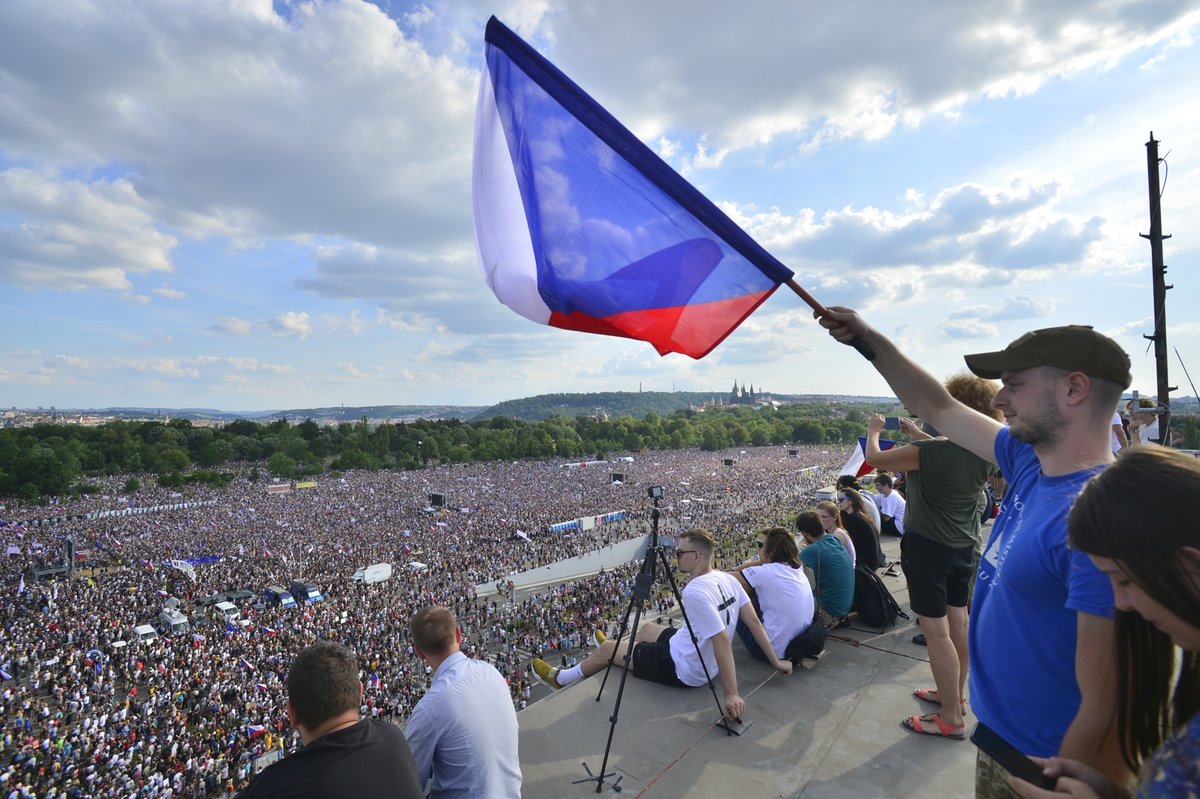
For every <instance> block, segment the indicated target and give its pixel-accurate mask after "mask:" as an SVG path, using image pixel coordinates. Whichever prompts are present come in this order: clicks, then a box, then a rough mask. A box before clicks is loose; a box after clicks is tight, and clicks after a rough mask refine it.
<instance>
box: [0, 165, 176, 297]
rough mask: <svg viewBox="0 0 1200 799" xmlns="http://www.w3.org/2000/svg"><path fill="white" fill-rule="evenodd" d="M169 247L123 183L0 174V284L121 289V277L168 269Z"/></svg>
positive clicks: (126, 284)
mask: <svg viewBox="0 0 1200 799" xmlns="http://www.w3.org/2000/svg"><path fill="white" fill-rule="evenodd" d="M6 218H7V221H6ZM176 244H177V240H176V239H175V237H174V236H170V235H167V234H165V233H162V232H161V231H160V230H158V228H157V226H156V224H155V221H154V218H153V217H152V216H151V214H150V213H149V211H148V209H147V208H146V203H145V202H144V200H143V199H142V198H141V197H140V196H139V195H138V193H137V191H136V190H135V189H134V187H133V185H132V184H131V183H130V182H129V181H127V180H124V179H121V180H114V181H106V180H98V181H93V182H85V181H81V180H73V179H66V178H63V177H62V176H61V175H57V174H53V173H47V172H38V171H34V170H30V169H24V168H19V167H14V168H11V169H7V170H4V171H2V172H0V281H3V282H8V283H12V284H14V285H17V286H22V287H25V288H35V289H38V288H40V289H51V290H80V289H104V290H109V291H116V292H129V290H130V289H131V288H132V284H131V283H130V281H129V278H128V275H129V274H131V273H133V274H139V273H145V272H162V271H170V270H171V250H172V249H174V247H175V245H176Z"/></svg>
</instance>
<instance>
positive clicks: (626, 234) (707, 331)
mask: <svg viewBox="0 0 1200 799" xmlns="http://www.w3.org/2000/svg"><path fill="white" fill-rule="evenodd" d="M484 41H485V49H484V57H485V65H484V69H483V77H482V80H481V81H480V87H479V100H478V105H477V107H476V114H475V150H474V178H473V199H474V213H475V244H476V248H477V251H478V255H479V265H480V268H481V269H482V270H483V273H484V276H485V278H486V279H487V283H488V286H489V287H490V288H491V289H492V292H493V293H494V294H495V295H496V297H497V299H499V300H500V302H502V303H503V304H505V305H507V306H508V307H509V308H511V309H512V310H514V311H516V312H517V313H519V314H521V315H522V316H524V317H526V318H528V319H531V320H533V321H534V322H538V323H539V324H547V325H551V326H553V327H560V328H564V329H567V330H579V331H583V332H587V333H601V334H604V335H609V336H624V337H626V338H633V339H638V340H640V341H647V342H649V343H650V344H652V345H654V348H655V349H656V350H658V352H659V354H660V355H666V354H667V353H668V352H679V353H683V354H685V355H689V356H691V357H692V358H702V357H704V356H705V355H707V354H708V353H709V352H711V351H712V349H713V348H714V347H716V346H717V345H718V344H720V343H721V341H723V340H724V339H725V337H726V336H728V335H729V334H730V333H731V332H733V330H734V329H735V328H736V327H737V326H738V325H739V324H741V323H742V321H743V320H745V318H746V317H747V316H749V315H750V314H751V313H753V311H754V310H755V309H756V308H757V307H758V306H759V305H761V304H762V303H763V302H764V301H766V299H767V297H769V296H771V293H772V292H773V291H775V289H776V288H778V287H779V284H780V283H784V282H786V281H788V280H790V279H791V278H792V272H791V271H790V270H789V269H787V267H785V266H783V264H781V263H779V262H778V261H777V260H775V258H774V257H772V256H771V255H770V254H769V253H768V252H767V251H766V250H764V249H763V248H762V247H761V246H759V244H758V243H757V242H755V241H754V240H753V239H751V238H750V236H748V235H747V234H746V233H745V231H743V230H742V229H741V228H739V227H738V226H737V225H736V224H735V223H734V222H733V221H732V220H731V219H730V218H729V217H728V216H726V215H725V214H724V213H723V212H721V211H720V210H719V209H718V208H717V207H716V206H715V205H713V203H712V202H711V201H709V200H708V199H707V198H706V197H705V196H704V195H702V194H701V193H700V192H699V191H697V190H696V189H695V187H693V186H692V185H691V184H690V183H688V182H687V181H686V180H684V179H683V178H682V177H680V176H679V174H678V173H676V172H675V171H674V170H672V169H671V167H670V166H668V165H667V164H666V163H665V162H664V161H663V160H662V159H661V158H659V157H658V156H657V155H655V154H654V152H653V151H651V150H650V148H648V147H647V146H646V145H644V144H642V142H641V141H639V140H638V139H637V138H636V137H635V136H634V135H633V134H632V133H630V132H629V131H628V130H627V129H626V128H625V127H624V126H623V125H621V123H620V122H618V121H617V120H616V118H615V117H613V116H612V115H611V114H610V113H608V111H606V110H604V108H602V107H601V106H600V105H599V104H598V103H597V102H596V101H595V100H593V99H592V98H591V97H589V96H588V95H587V94H586V93H585V92H584V91H583V90H582V89H580V88H579V87H578V86H577V85H575V83H574V82H572V81H571V79H570V78H568V77H567V76H566V75H564V74H563V73H562V72H560V71H559V70H558V69H557V68H556V67H555V66H554V65H553V64H551V63H550V62H549V61H547V60H546V59H544V58H542V57H541V56H540V55H538V53H537V52H535V51H534V50H533V48H531V47H530V46H529V45H528V44H526V43H525V42H524V41H522V40H521V39H520V38H519V37H517V36H516V34H514V33H513V32H512V31H510V30H509V29H508V28H506V27H505V26H504V25H503V24H502V23H501V22H500V21H499V20H497V19H496V18H495V17H492V18H491V19H490V20H489V21H488V24H487V31H486V33H485V35H484Z"/></svg>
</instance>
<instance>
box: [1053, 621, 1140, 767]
mask: <svg viewBox="0 0 1200 799" xmlns="http://www.w3.org/2000/svg"><path fill="white" fill-rule="evenodd" d="M1077 615H1078V619H1079V620H1078V622H1077V632H1076V644H1075V680H1076V682H1078V683H1079V693H1080V695H1081V697H1082V699H1081V701H1080V703H1079V712H1078V713H1076V714H1075V720H1074V721H1072V722H1071V726H1070V727H1068V728H1067V732H1066V735H1064V736H1063V742H1062V748H1061V749H1060V750H1059V753H1058V754H1059V756H1060V757H1065V758H1073V759H1075V760H1079V761H1081V762H1082V763H1084V764H1086V765H1088V766H1091V767H1092V768H1094V769H1096V770H1097V771H1099V772H1100V773H1101V774H1103V775H1104V776H1106V777H1108V778H1109V779H1110V780H1112V781H1113V782H1114V783H1115V784H1117V785H1127V784H1128V783H1129V778H1130V773H1129V770H1128V769H1127V768H1126V766H1125V761H1124V760H1123V759H1122V758H1121V751H1120V746H1119V744H1118V742H1117V724H1116V721H1117V689H1116V663H1115V660H1116V658H1115V655H1114V650H1113V622H1112V621H1111V620H1110V619H1106V618H1104V617H1103V616H1096V615H1094V614H1092V613H1083V612H1080V613H1079V614H1077Z"/></svg>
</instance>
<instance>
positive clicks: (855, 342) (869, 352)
mask: <svg viewBox="0 0 1200 799" xmlns="http://www.w3.org/2000/svg"><path fill="white" fill-rule="evenodd" d="M787 286H788V288H790V289H791V290H792V291H794V292H796V294H797V295H798V296H799V297H800V299H802V300H804V301H805V302H806V303H808V306H809V307H810V308H812V309H813V310H814V311H816V312H817V315H818V316H824V317H828V316H829V309H828V308H826V307H825V306H824V305H822V304H821V303H819V302H817V300H816V298H815V297H813V295H811V294H809V293H808V292H807V291H805V290H804V287H803V286H801V285H800V284H799V283H797V282H796V278H794V277H793V278H791V279H790V280H788V281H787ZM850 346H851V347H853V348H854V349H856V350H858V354H859V355H861V356H863V357H864V358H866V359H867V360H868V361H873V360H875V350H873V349H871V348H870V346H868V345H867V342H865V341H863V340H862V339H861V338H859V337H858V336H855V337H854V338H853V339H851V340H850Z"/></svg>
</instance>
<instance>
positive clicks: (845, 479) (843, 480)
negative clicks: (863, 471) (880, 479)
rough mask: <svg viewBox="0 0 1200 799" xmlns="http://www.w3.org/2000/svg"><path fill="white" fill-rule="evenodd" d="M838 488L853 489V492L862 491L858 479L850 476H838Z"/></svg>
mask: <svg viewBox="0 0 1200 799" xmlns="http://www.w3.org/2000/svg"><path fill="white" fill-rule="evenodd" d="M837 487H838V488H853V489H854V490H855V491H862V485H861V484H860V483H859V482H858V478H857V477H855V476H854V475H852V474H843V475H838V479H837Z"/></svg>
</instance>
